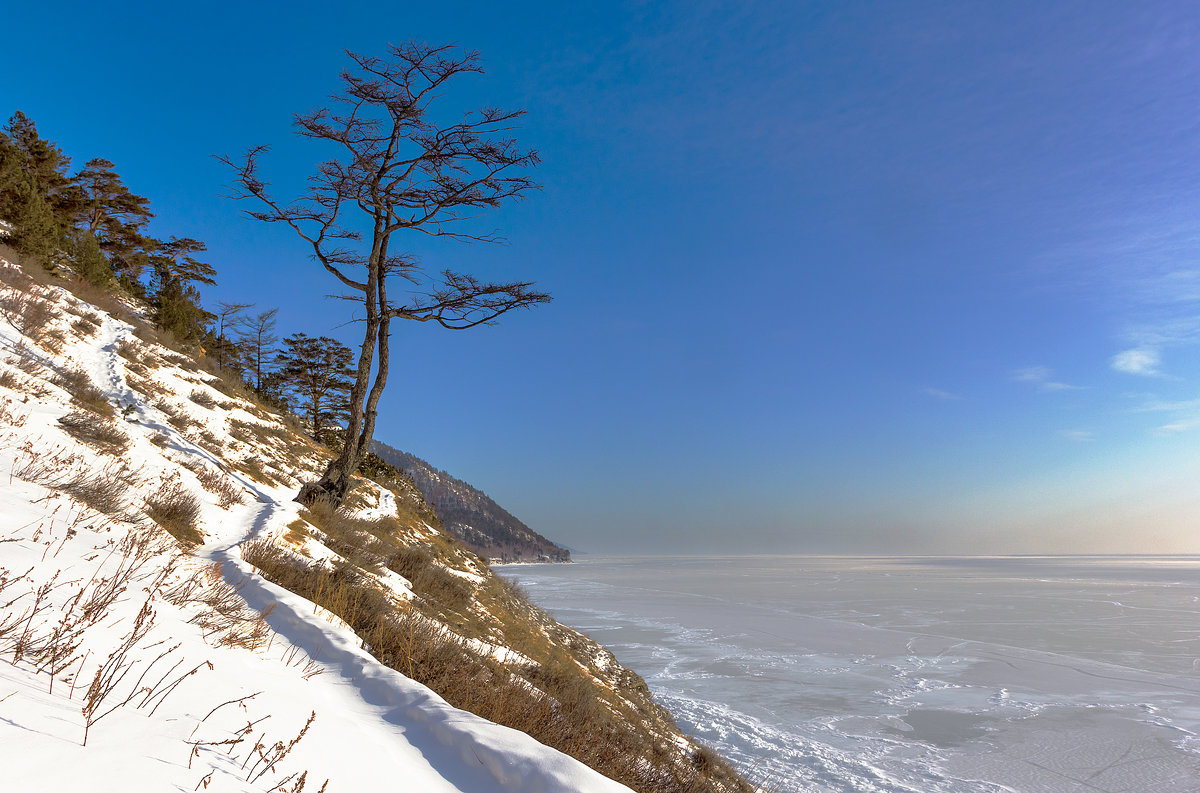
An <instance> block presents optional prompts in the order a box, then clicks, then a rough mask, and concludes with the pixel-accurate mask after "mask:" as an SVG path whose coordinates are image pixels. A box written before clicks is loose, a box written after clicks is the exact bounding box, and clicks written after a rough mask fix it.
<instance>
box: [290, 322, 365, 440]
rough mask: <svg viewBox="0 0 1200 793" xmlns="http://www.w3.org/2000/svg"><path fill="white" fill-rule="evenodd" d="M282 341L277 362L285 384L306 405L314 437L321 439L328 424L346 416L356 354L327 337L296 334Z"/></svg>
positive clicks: (299, 401)
mask: <svg viewBox="0 0 1200 793" xmlns="http://www.w3.org/2000/svg"><path fill="white" fill-rule="evenodd" d="M283 344H284V348H283V350H282V351H281V352H280V353H279V355H278V356H277V357H276V362H277V363H278V365H279V373H280V375H281V379H282V381H283V384H284V387H285V389H286V390H287V391H288V392H290V393H291V394H293V395H294V396H295V397H296V399H297V402H298V403H299V404H300V405H303V406H304V410H305V412H307V413H308V420H309V425H310V426H311V427H312V433H313V437H314V438H316V439H317V440H320V439H321V435H322V433H323V432H324V429H325V427H326V426H328V425H329V424H331V423H332V422H334V421H340V420H344V418H345V416H346V411H347V409H348V407H349V404H348V400H349V395H350V386H351V384H352V381H353V377H354V372H353V371H352V370H351V368H350V363H351V361H352V360H353V354H352V353H351V352H350V348H349V347H347V346H346V345H344V344H342V343H341V342H339V341H338V340H337V339H331V338H329V337H328V336H317V337H315V338H314V337H312V336H308V335H306V334H304V333H294V334H292V335H291V336H288V337H287V338H286V339H284V340H283Z"/></svg>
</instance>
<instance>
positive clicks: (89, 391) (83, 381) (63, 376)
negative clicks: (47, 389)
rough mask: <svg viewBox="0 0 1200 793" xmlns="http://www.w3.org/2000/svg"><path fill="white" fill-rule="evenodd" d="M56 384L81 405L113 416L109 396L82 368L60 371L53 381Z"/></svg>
mask: <svg viewBox="0 0 1200 793" xmlns="http://www.w3.org/2000/svg"><path fill="white" fill-rule="evenodd" d="M52 382H53V383H54V384H55V385H56V386H58V387H59V388H61V389H63V390H64V391H66V392H67V393H68V394H70V395H71V399H73V400H74V401H75V402H76V403H78V404H79V405H82V406H83V407H85V408H88V409H89V410H92V411H93V412H95V413H98V414H99V415H101V416H103V417H105V418H112V416H113V408H112V405H111V404H109V402H108V397H106V396H105V395H104V393H103V392H102V391H101V390H100V389H98V388H96V386H95V385H93V383H92V379H91V378H90V377H88V375H87V373H86V372H84V371H82V370H80V369H68V370H65V371H62V372H59V373H58V375H56V376H55V377H54V379H53V381H52Z"/></svg>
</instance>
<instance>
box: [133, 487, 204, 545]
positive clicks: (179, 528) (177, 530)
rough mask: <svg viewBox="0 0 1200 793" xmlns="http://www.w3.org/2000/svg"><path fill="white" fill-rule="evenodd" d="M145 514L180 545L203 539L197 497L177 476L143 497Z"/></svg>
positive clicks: (195, 543) (199, 541)
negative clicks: (144, 498) (144, 499)
mask: <svg viewBox="0 0 1200 793" xmlns="http://www.w3.org/2000/svg"><path fill="white" fill-rule="evenodd" d="M146 515H147V516H148V517H149V518H150V519H151V520H153V521H154V522H155V523H157V524H158V525H159V526H162V527H163V529H165V530H166V532H167V533H168V534H170V535H171V536H172V537H174V538H175V539H176V540H178V541H179V544H180V545H182V546H183V547H184V548H188V549H191V548H195V547H196V546H197V545H199V544H200V543H201V542H203V541H204V534H203V533H202V532H201V531H200V528H199V525H198V524H199V521H200V499H198V498H196V495H195V494H194V493H191V492H190V491H188V489H187V488H185V487H184V486H183V484H182V483H181V482H180V481H179V480H178V479H169V480H167V481H166V482H164V483H163V484H162V485H161V486H160V487H159V488H157V489H156V490H155V491H154V492H153V493H152V494H150V495H149V496H148V497H147V498H146Z"/></svg>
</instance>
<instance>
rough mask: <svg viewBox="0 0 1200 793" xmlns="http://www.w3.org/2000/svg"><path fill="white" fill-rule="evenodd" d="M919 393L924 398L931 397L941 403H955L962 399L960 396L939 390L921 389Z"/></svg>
mask: <svg viewBox="0 0 1200 793" xmlns="http://www.w3.org/2000/svg"><path fill="white" fill-rule="evenodd" d="M921 393H922V394H924V395H925V396H928V397H933V398H934V399H940V400H942V401H943V402H955V401H957V400H960V399H962V397H961V396H960V395H958V394H954V393H951V392H949V391H943V390H942V389H940V388H929V387H926V388H922V389H921Z"/></svg>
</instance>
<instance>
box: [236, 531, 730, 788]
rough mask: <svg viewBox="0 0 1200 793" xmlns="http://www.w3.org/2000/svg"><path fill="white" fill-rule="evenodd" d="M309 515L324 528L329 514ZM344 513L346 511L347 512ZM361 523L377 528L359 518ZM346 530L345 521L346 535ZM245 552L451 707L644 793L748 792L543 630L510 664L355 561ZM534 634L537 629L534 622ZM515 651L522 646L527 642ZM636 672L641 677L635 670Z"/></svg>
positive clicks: (412, 574) (416, 560)
mask: <svg viewBox="0 0 1200 793" xmlns="http://www.w3.org/2000/svg"><path fill="white" fill-rule="evenodd" d="M314 517H317V520H318V522H319V523H320V524H321V529H322V530H323V531H324V532H325V533H326V534H328V533H329V528H328V527H329V525H330V520H329V516H328V515H325V516H314ZM322 518H324V519H323V520H322ZM343 520H347V522H349V521H350V520H352V519H345V518H344V516H343ZM358 523H359V524H364V523H369V522H368V521H359V522H358ZM359 531H360V533H366V534H368V535H371V536H374V535H372V534H371V532H369V531H367V530H365V529H362V527H361V525H360V527H359ZM345 534H346V532H345V531H344V527H343V538H344V537H345ZM343 541H344V540H343ZM243 557H244V558H245V559H246V561H248V562H249V563H250V564H253V565H254V566H255V567H257V568H258V569H259V570H260V571H262V573H263V575H265V576H266V577H267V578H269V579H270V580H272V581H274V582H275V583H277V584H279V585H280V586H283V587H285V588H286V589H289V590H291V591H293V592H296V593H297V594H300V595H302V596H303V597H306V598H308V599H309V600H311V601H313V602H314V603H317V604H319V605H321V606H322V607H324V608H326V609H328V610H329V611H331V612H333V613H334V614H337V615H338V616H339V617H341V618H342V619H343V620H345V621H346V622H347V623H348V624H349V625H350V626H351V628H353V629H354V631H355V633H357V634H358V636H359V637H360V638H361V639H362V640H363V644H364V646H365V647H366V648H367V649H368V650H369V651H370V652H371V654H372V655H374V656H375V657H376V658H378V659H379V660H380V661H381V662H383V663H385V664H387V665H388V666H391V667H392V668H394V669H397V670H399V671H400V672H402V673H404V674H406V675H408V676H409V677H411V678H412V679H414V680H417V681H419V682H421V683H423V684H425V685H427V686H429V687H430V688H432V689H433V690H434V691H436V692H437V693H438V694H439V695H441V696H442V697H443V698H445V699H446V700H447V701H448V702H450V704H452V705H454V706H455V707H457V708H462V709H464V710H469V711H471V712H473V713H476V714H478V715H480V716H482V717H484V718H486V719H489V720H491V721H494V722H497V723H499V724H504V725H506V726H509V727H512V728H514V729H518V730H521V731H522V732H526V733H528V734H529V735H532V736H533V737H534V738H536V739H537V740H539V741H541V742H542V743H545V744H547V745H548V746H552V747H554V748H556V749H559V750H560V751H563V752H565V753H567V754H570V755H572V756H573V757H576V758H577V759H579V760H581V761H583V762H584V763H586V764H588V765H589V766H591V767H592V768H595V769H597V770H598V771H600V772H601V773H603V774H605V775H607V776H609V777H611V778H613V779H615V780H617V781H619V782H622V783H624V784H626V785H629V786H630V787H632V788H633V789H635V790H638V791H644V792H645V793H651V791H653V793H716V792H717V791H727V792H728V793H733V792H735V791H736V792H737V793H749V791H751V790H753V788H752V787H751V786H750V785H748V784H747V783H745V782H744V781H742V780H741V779H740V778H738V777H737V775H736V774H735V773H734V772H733V771H732V770H731V769H730V768H729V766H728V765H727V764H725V763H724V761H722V760H721V759H720V758H719V757H718V756H716V755H715V753H712V752H710V751H707V752H706V751H705V750H703V749H700V750H698V751H697V753H695V754H694V755H692V756H687V755H685V754H683V753H681V752H680V751H679V750H678V748H677V747H675V746H673V745H672V744H670V743H668V742H666V741H663V740H661V739H659V738H657V737H655V736H654V735H653V734H652V732H651V730H650V728H649V727H647V724H648V723H653V719H654V718H657V719H659V720H660V721H659V722H658V724H659V726H661V725H662V722H661V719H662V718H663V715H662V714H663V713H665V712H659V711H653V712H649V711H648V712H647V713H641V712H630V713H625V714H620V712H619V710H618V708H616V707H614V705H613V704H612V703H611V702H610V701H609V700H607V699H605V698H604V697H603V696H602V695H601V692H602V689H601V688H600V687H599V686H598V685H597V683H596V682H595V681H594V680H593V679H591V678H590V677H589V676H588V675H587V674H586V673H585V672H584V671H583V670H582V669H581V668H580V667H579V665H578V664H577V663H576V662H575V660H574V659H573V658H572V656H571V655H570V653H569V652H568V651H567V650H566V649H565V646H564V645H563V644H557V645H552V644H551V643H549V642H547V641H546V638H545V636H544V634H542V635H539V636H538V639H536V640H535V642H537V643H538V644H539V646H540V648H541V651H540V652H539V653H538V655H541V656H542V657H543V660H542V661H541V662H539V663H536V664H535V665H534V666H533V667H528V666H522V667H515V668H514V667H512V666H509V665H505V664H504V663H501V662H500V661H498V660H495V659H493V658H491V657H488V656H481V655H479V654H477V653H475V652H473V651H471V650H470V649H469V648H468V647H466V646H465V645H464V644H463V642H462V641H461V640H459V639H458V638H457V637H456V636H454V635H453V634H451V633H448V632H447V631H446V630H445V629H443V628H442V627H441V626H440V625H439V624H438V623H437V622H436V621H435V620H433V619H430V618H429V617H428V616H426V615H424V614H421V613H420V612H419V611H418V610H417V608H415V607H414V606H413V605H409V604H403V603H397V602H396V601H395V600H394V599H393V598H392V597H391V596H390V595H388V594H387V593H386V592H384V591H383V590H382V589H380V587H379V585H378V584H377V583H376V581H375V580H374V579H373V578H372V577H371V576H369V575H368V574H366V572H365V571H364V570H362V569H361V568H360V567H358V566H357V565H355V564H353V563H352V562H343V563H341V564H339V565H337V566H334V567H332V568H330V567H328V566H325V565H323V564H320V563H308V562H306V561H304V560H302V559H299V558H298V557H296V556H295V555H293V554H291V553H289V552H287V551H284V550H282V549H280V548H279V547H277V546H275V545H273V544H271V543H270V542H267V541H258V542H255V543H250V544H249V545H247V546H246V548H245V549H244V550H243ZM391 564H394V565H395V568H398V569H399V570H401V571H403V572H402V574H404V575H405V576H406V577H409V578H412V579H417V580H420V579H421V577H422V575H423V574H425V571H427V570H430V569H437V563H436V561H435V560H434V558H433V556H432V554H430V553H429V552H428V551H423V550H421V549H415V550H412V551H409V552H397V553H394V554H393V555H392V557H391V558H389V565H391ZM443 572H445V571H444V570H443ZM446 575H451V574H449V573H446ZM451 578H455V577H454V576H452V575H451ZM456 580H458V581H459V582H460V583H463V584H466V582H463V581H462V580H461V579H456ZM414 584H415V582H414ZM468 586H469V585H468ZM496 587H497V591H503V592H505V593H507V595H508V596H510V597H516V593H515V590H512V589H510V588H508V587H507V586H506V585H504V584H497V585H496ZM430 597H432V595H430ZM520 608H527V609H530V610H532V611H536V609H534V607H532V606H529V605H528V604H524V606H521V607H518V608H517V609H514V612H513V613H514V614H515V613H516V611H518V610H519V609H520ZM564 630H565V629H564ZM531 634H533V635H538V634H537V632H536V631H535V630H532V629H531ZM515 649H517V650H518V651H519V652H522V653H527V648H524V647H516V648H515ZM527 654H529V655H533V653H527ZM629 674H630V675H632V673H629ZM633 678H635V679H636V680H637V681H638V682H640V679H637V678H636V676H633ZM641 687H642V690H643V693H644V696H645V701H646V707H647V708H656V707H657V706H654V705H653V704H652V703H651V702H650V701H649V695H648V692H645V687H644V684H641ZM625 693H626V695H628V694H629V692H625ZM647 715H649V716H651V717H652V718H651V719H647V718H645V716H647Z"/></svg>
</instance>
